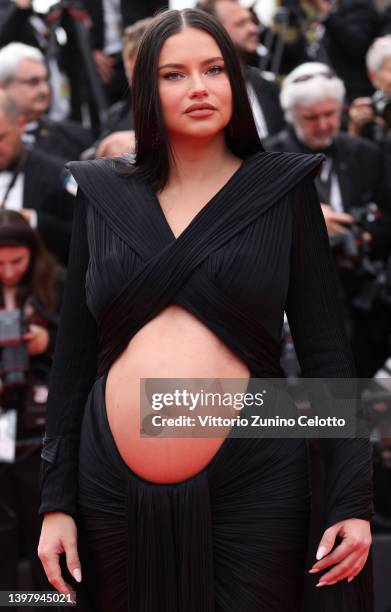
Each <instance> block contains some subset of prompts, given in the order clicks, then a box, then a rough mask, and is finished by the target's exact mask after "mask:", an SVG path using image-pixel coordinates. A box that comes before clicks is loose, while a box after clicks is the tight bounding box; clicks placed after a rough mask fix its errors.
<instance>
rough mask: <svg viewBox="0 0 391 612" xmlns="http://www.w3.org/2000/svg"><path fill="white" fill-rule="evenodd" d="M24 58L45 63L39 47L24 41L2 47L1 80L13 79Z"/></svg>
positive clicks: (0, 57) (0, 52) (0, 53)
mask: <svg viewBox="0 0 391 612" xmlns="http://www.w3.org/2000/svg"><path fill="white" fill-rule="evenodd" d="M24 59H29V60H33V61H34V62H40V63H41V64H44V63H45V57H44V55H43V53H41V51H40V50H39V49H36V48H35V47H30V46H29V45H25V44H23V43H19V42H12V43H10V44H9V45H6V46H5V47H3V48H2V49H0V81H4V82H7V81H11V80H12V78H13V77H14V75H15V72H16V69H17V66H18V63H19V62H20V61H21V60H24Z"/></svg>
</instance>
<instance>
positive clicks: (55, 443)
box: [39, 192, 97, 517]
mask: <svg viewBox="0 0 391 612" xmlns="http://www.w3.org/2000/svg"><path fill="white" fill-rule="evenodd" d="M88 260H89V251H88V242H87V234H86V211H85V199H84V196H83V195H82V194H81V193H80V192H79V195H78V196H77V202H76V207H75V214H74V221H73V229H72V239H71V247H70V257H69V265H68V272H67V279H66V284H65V289H64V296H63V302H62V308H61V319H60V326H59V330H58V336H57V342H56V349H55V355H54V361H53V366H52V370H51V374H50V384H49V397H48V403H47V421H46V432H45V438H44V448H43V451H42V455H41V457H42V460H43V461H42V471H41V493H42V497H41V506H40V509H39V512H40V514H42V513H44V512H49V511H62V512H66V513H68V514H70V515H72V516H74V517H76V496H77V460H78V448H79V437H80V427H81V421H82V418H83V408H84V405H85V402H86V399H87V397H88V393H89V391H90V389H91V387H92V385H93V382H94V378H95V373H96V360H97V331H96V323H95V320H94V318H93V317H92V315H91V313H90V311H89V309H88V307H87V304H86V289H85V276H86V270H87V266H88Z"/></svg>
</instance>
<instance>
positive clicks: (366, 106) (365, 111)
mask: <svg viewBox="0 0 391 612" xmlns="http://www.w3.org/2000/svg"><path fill="white" fill-rule="evenodd" d="M375 120H376V116H375V112H374V110H373V108H372V105H371V99H370V98H356V99H355V100H353V102H352V103H351V105H350V108H349V124H348V134H350V135H351V136H359V135H360V134H361V131H362V129H363V127H364V126H365V125H366V124H367V123H372V122H373V121H375Z"/></svg>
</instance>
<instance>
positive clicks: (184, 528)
mask: <svg viewBox="0 0 391 612" xmlns="http://www.w3.org/2000/svg"><path fill="white" fill-rule="evenodd" d="M105 383H106V375H105V376H103V377H101V378H99V379H98V380H97V381H96V382H95V384H94V386H93V388H92V390H91V392H90V395H89V398H88V401H87V405H86V409H85V414H84V418H83V424H82V432H81V441H80V455H79V500H78V501H79V525H78V532H79V539H80V551H81V553H80V554H81V562H82V571H83V580H82V588H81V589H80V597H78V599H79V609H88V607H89V606H90V609H91V610H94V612H98V611H102V612H260V611H265V612H266V611H267V612H299V610H300V608H301V602H302V597H303V583H304V569H305V558H306V551H307V545H308V532H309V520H310V490H309V475H308V448H307V444H306V442H305V441H304V440H298V439H238V438H231V437H228V438H226V439H225V441H224V442H223V444H222V446H221V447H220V449H219V451H218V452H217V454H216V455H215V456H214V457H213V459H212V460H211V462H210V463H209V464H208V466H207V467H206V468H204V469H203V470H202V471H201V472H199V473H198V474H197V475H196V476H194V477H191V478H189V479H187V480H185V481H183V482H180V483H175V484H155V483H152V482H148V481H145V480H144V479H142V478H141V477H139V476H138V475H137V474H135V473H134V472H133V471H132V470H131V469H130V468H129V467H128V466H127V464H126V463H125V462H124V460H123V459H122V457H121V456H120V454H119V451H118V449H117V447H116V444H115V441H114V438H113V436H112V433H111V430H110V427H109V423H108V419H107V413H106V406H105ZM87 601H89V604H88V603H86V602H87ZM83 602H84V603H83Z"/></svg>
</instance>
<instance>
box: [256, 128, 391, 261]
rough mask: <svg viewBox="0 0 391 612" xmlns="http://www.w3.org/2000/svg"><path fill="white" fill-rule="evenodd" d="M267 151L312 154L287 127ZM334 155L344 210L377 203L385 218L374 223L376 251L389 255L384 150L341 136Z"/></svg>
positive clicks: (390, 230) (269, 140) (273, 138)
mask: <svg viewBox="0 0 391 612" xmlns="http://www.w3.org/2000/svg"><path fill="white" fill-rule="evenodd" d="M263 144H264V146H265V148H266V149H267V150H268V151H280V152H285V151H291V152H298V153H299V152H300V153H309V152H311V153H314V152H315V151H309V149H307V147H305V145H303V144H302V143H301V142H299V140H298V139H297V138H296V136H295V134H294V132H293V130H292V129H291V128H287V129H285V130H282V131H281V132H279V133H278V134H276V135H275V136H271V137H270V138H267V139H266V140H265V142H264V143H263ZM330 154H331V156H332V157H333V159H335V170H336V174H337V176H338V182H339V186H340V190H341V196H342V202H343V207H344V209H345V210H346V211H347V212H348V211H349V210H350V209H351V208H352V207H356V206H364V205H365V204H368V203H369V202H375V203H376V204H377V205H378V206H379V208H380V209H381V211H382V212H383V217H382V218H381V220H380V221H379V222H378V223H376V222H375V223H374V224H373V229H371V232H372V234H373V239H374V240H373V242H374V244H373V252H374V254H376V255H378V256H379V257H382V256H385V254H386V253H388V252H389V250H390V249H389V244H390V238H391V218H390V213H391V205H390V197H389V193H388V192H389V190H388V188H387V185H386V177H385V172H384V155H383V152H382V151H381V149H380V148H379V147H378V146H377V145H375V144H374V143H372V142H370V141H368V140H366V139H365V138H357V137H353V136H349V135H347V134H344V133H339V134H337V136H336V137H335V139H334V146H333V148H332V150H331V153H330Z"/></svg>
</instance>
